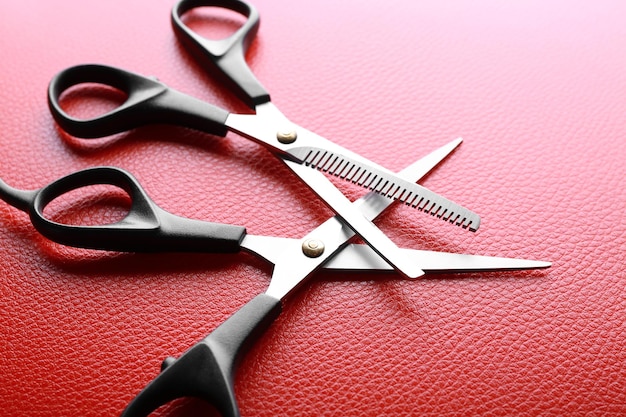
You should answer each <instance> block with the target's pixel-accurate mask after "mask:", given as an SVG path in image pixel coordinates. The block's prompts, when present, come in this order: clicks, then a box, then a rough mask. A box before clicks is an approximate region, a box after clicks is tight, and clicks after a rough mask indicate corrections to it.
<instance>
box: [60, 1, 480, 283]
mask: <svg viewBox="0 0 626 417" xmlns="http://www.w3.org/2000/svg"><path fill="white" fill-rule="evenodd" d="M202 6H216V7H221V8H225V9H230V10H233V11H235V12H238V13H241V14H242V15H244V16H246V17H247V20H246V21H245V23H244V24H243V25H242V26H241V27H240V28H239V29H238V30H237V31H236V32H235V33H233V34H232V35H231V36H230V37H228V38H226V39H221V40H212V39H206V38H204V37H202V36H200V35H198V34H197V33H195V32H194V31H193V30H191V29H190V28H189V27H188V26H187V25H186V24H185V22H184V19H183V16H184V15H185V14H186V13H188V12H190V11H191V10H192V9H194V8H198V7H202ZM171 22H172V27H173V28H174V32H175V33H176V35H177V36H178V38H179V40H180V41H181V43H182V44H183V45H184V46H186V47H187V48H188V49H189V50H190V51H191V53H192V54H193V55H194V56H196V57H197V58H198V59H199V60H201V62H202V63H204V64H205V66H206V67H207V69H209V70H211V72H212V73H213V74H218V75H220V76H221V79H222V80H226V82H225V83H224V84H225V85H227V86H229V87H231V89H232V90H233V91H234V92H235V93H236V94H237V95H238V96H239V97H240V98H242V99H243V101H244V102H245V103H246V104H247V105H248V106H249V107H250V108H251V109H253V110H254V111H255V114H235V113H229V112H228V111H226V110H223V109H221V108H218V107H216V106H213V105H211V104H209V103H206V102H204V101H200V100H198V99H196V98H193V97H190V96H188V95H185V94H183V93H181V92H179V91H176V90H174V89H172V88H170V87H168V86H166V85H165V84H163V83H162V82H160V81H158V80H156V79H154V78H148V77H144V76H142V75H139V74H135V73H132V72H129V71H125V70H122V69H119V68H114V67H110V66H103V65H79V66H75V67H72V68H68V69H66V70H64V71H62V72H60V73H59V74H58V75H57V76H56V77H54V78H53V79H52V81H51V83H50V86H49V90H48V103H49V107H50V110H51V112H52V115H53V117H54V118H55V120H56V121H57V123H58V124H59V125H60V126H61V127H62V128H63V129H64V130H65V131H66V132H68V133H69V134H71V135H74V136H77V137H83V138H94V137H103V136H108V135H112V134H115V133H119V132H123V131H126V130H129V129H132V128H136V127H139V126H142V125H146V124H154V123H169V124H175V125H181V126H185V127H190V128H193V129H197V130H201V131H204V132H208V133H211V134H213V135H218V136H225V135H226V133H227V132H228V131H233V132H236V133H238V134H240V135H241V136H244V137H246V138H249V139H251V140H253V141H255V142H257V143H259V144H261V145H263V146H264V147H266V148H267V149H269V150H270V151H271V152H272V153H274V154H275V155H276V156H277V157H278V159H280V160H281V161H282V162H284V163H285V164H286V165H287V167H289V169H291V171H293V172H294V173H295V174H296V176H298V177H299V178H300V179H301V180H302V182H304V183H305V184H306V185H308V186H309V187H310V188H311V189H312V190H313V191H314V192H315V193H316V194H317V195H318V196H319V197H320V198H321V199H322V201H324V202H325V203H326V204H327V205H328V206H329V207H330V208H331V210H333V212H335V213H336V214H337V215H339V216H340V217H341V218H342V219H343V221H344V223H345V224H346V225H348V226H349V227H350V228H351V229H352V230H354V231H355V232H356V233H357V234H358V235H359V236H360V237H361V238H363V240H364V241H365V242H366V243H368V244H369V245H370V246H371V247H372V248H373V250H375V251H376V252H377V253H378V254H379V255H380V256H381V257H382V258H383V259H385V260H386V261H387V262H388V263H389V264H390V265H391V266H393V267H394V268H395V269H396V270H398V272H400V273H401V274H403V275H405V276H407V277H410V278H415V277H418V276H420V275H421V274H422V273H423V271H421V270H420V269H418V268H416V267H415V265H414V264H413V263H412V262H411V261H410V260H409V259H407V258H406V256H405V255H404V254H403V253H402V251H400V250H399V249H398V247H397V246H396V245H395V244H394V243H393V242H392V241H391V240H390V239H389V238H388V237H387V236H386V235H385V234H384V233H383V232H381V231H380V230H379V229H378V228H377V227H376V226H375V225H374V224H373V223H372V222H370V221H369V220H367V219H365V218H364V217H363V216H362V215H360V214H359V213H358V211H357V210H356V209H355V208H354V207H353V206H352V205H351V204H350V201H349V200H348V199H347V198H346V197H345V196H344V194H343V193H342V192H340V191H339V190H338V189H337V188H336V187H335V186H334V185H333V184H332V182H330V181H329V179H328V178H327V177H326V176H325V175H324V174H323V173H322V172H326V173H329V174H332V175H336V176H338V177H340V178H342V179H345V180H348V181H351V182H353V183H355V184H358V185H360V186H363V187H365V188H367V189H370V190H373V191H375V192H377V193H379V194H381V195H384V196H387V197H389V198H390V199H393V200H399V201H402V202H404V203H405V204H407V205H409V206H411V207H414V208H417V209H418V210H421V211H424V212H426V213H429V214H431V215H433V216H436V217H439V218H441V219H443V220H445V221H447V222H450V223H453V224H456V225H458V226H461V227H463V228H466V229H469V230H472V231H475V230H477V229H478V227H479V224H480V217H479V216H478V215H477V214H475V213H473V212H472V211H470V210H468V209H466V208H464V207H462V206H460V205H458V204H456V203H454V202H452V201H450V200H448V199H446V198H444V197H442V196H440V195H438V194H436V193H434V192H432V191H430V190H428V189H426V188H424V187H422V186H420V185H418V184H415V183H414V182H410V181H406V180H405V179H403V178H402V177H400V176H398V175H396V174H395V173H393V172H391V171H389V170H387V169H385V168H383V167H381V166H379V165H377V164H375V163H374V162H372V161H370V160H368V159H365V158H363V157H361V156H360V155H358V154H356V153H354V152H351V151H349V150H347V149H345V148H343V147H341V146H338V145H337V144H335V143H333V142H331V141H329V140H328V139H325V138H323V137H321V136H319V135H316V134H314V133H313V132H310V131H308V130H307V129H305V128H303V127H301V126H298V125H296V124H294V123H293V122H291V121H290V120H288V119H287V118H286V117H285V116H284V115H283V114H282V113H281V112H280V111H279V110H278V109H277V108H276V106H274V105H273V104H272V102H271V101H270V95H269V93H268V92H267V91H266V90H265V88H264V87H263V85H262V84H261V83H260V82H259V81H258V80H257V79H256V77H255V76H254V74H253V73H252V71H251V70H250V68H249V66H248V65H247V63H246V60H245V53H246V51H247V50H248V47H249V45H250V43H251V42H252V39H253V38H254V36H255V34H256V33H257V30H258V27H259V14H258V11H257V10H256V9H255V8H254V7H253V6H252V5H250V4H248V3H246V2H245V1H243V0H220V1H215V0H213V1H212V0H182V1H180V2H179V3H177V4H176V5H175V6H174V8H173V10H172V14H171ZM84 83H99V84H104V85H108V86H110V87H114V88H116V89H119V90H121V91H123V92H124V93H126V94H127V100H126V101H125V102H124V103H123V104H122V105H121V106H119V107H118V108H116V109H115V110H113V111H111V112H109V113H107V114H104V115H102V116H99V117H95V118H92V119H79V118H75V117H72V116H70V115H69V114H67V113H66V112H65V111H64V109H63V107H62V106H61V104H60V99H61V96H62V94H63V92H64V91H66V90H68V89H69V88H71V87H73V86H76V85H79V84H84ZM311 168H315V169H311Z"/></svg>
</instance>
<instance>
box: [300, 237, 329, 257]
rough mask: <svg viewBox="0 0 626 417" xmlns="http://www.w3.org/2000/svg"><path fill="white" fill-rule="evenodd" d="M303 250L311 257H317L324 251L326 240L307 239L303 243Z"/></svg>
mask: <svg viewBox="0 0 626 417" xmlns="http://www.w3.org/2000/svg"><path fill="white" fill-rule="evenodd" d="M302 252H303V253H304V254H305V255H306V256H308V257H309V258H317V257H318V256H320V255H321V254H322V253H324V242H322V241H321V240H317V239H307V240H305V241H304V242H303V243H302Z"/></svg>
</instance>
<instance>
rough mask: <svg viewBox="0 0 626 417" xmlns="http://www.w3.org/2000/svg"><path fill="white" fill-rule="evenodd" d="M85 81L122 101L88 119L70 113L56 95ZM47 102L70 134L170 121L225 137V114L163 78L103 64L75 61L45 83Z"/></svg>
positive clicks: (99, 134) (91, 135)
mask: <svg viewBox="0 0 626 417" xmlns="http://www.w3.org/2000/svg"><path fill="white" fill-rule="evenodd" d="M85 83H98V84H104V85H107V86H109V87H113V88H116V89H118V90H121V91H122V92H124V93H125V94H126V95H127V99H126V101H125V102H124V103H123V104H122V105H121V106H119V107H117V108H115V109H114V110H112V111H110V112H108V113H106V114H103V115H101V116H98V117H94V118H91V119H79V118H76V117H72V116H70V115H69V114H67V113H66V112H65V110H63V108H62V107H61V104H60V98H61V95H62V94H63V92H64V91H66V90H67V89H69V88H71V87H73V86H76V85H79V84H85ZM48 106H49V107H50V111H51V112H52V116H53V117H54V119H55V120H56V122H57V123H58V124H59V125H60V126H61V127H62V128H63V130H65V131H66V132H68V133H69V134H71V135H73V136H77V137H80V138H98V137H104V136H109V135H113V134H115V133H120V132H125V131H127V130H130V129H134V128H136V127H140V126H144V125H148V124H157V123H164V124H174V125H178V126H185V127H190V128H192V129H196V130H201V131H204V132H207V133H211V134H214V135H218V136H225V135H226V133H227V128H226V126H225V125H224V123H225V122H226V118H227V117H228V112H227V111H226V110H223V109H220V108H219V107H216V106H213V105H211V104H209V103H206V102H204V101H201V100H198V99H196V98H194V97H191V96H188V95H185V94H183V93H181V92H179V91H176V90H174V89H172V88H169V87H168V86H166V85H165V84H163V83H162V82H160V81H158V80H156V79H154V78H148V77H144V76H142V75H139V74H135V73H133V72H129V71H125V70H123V69H119V68H115V67H109V66H105V65H95V64H88V65H77V66H75V67H71V68H68V69H66V70H64V71H61V72H60V73H59V74H57V75H56V76H55V77H54V78H53V79H52V80H51V81H50V85H49V87H48Z"/></svg>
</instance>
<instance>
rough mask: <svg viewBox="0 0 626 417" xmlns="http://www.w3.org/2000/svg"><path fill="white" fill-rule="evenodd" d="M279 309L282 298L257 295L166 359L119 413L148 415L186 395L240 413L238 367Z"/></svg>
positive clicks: (227, 415)
mask: <svg viewBox="0 0 626 417" xmlns="http://www.w3.org/2000/svg"><path fill="white" fill-rule="evenodd" d="M281 310H282V305H281V302H280V300H278V299H276V298H274V297H271V296H269V295H267V294H260V295H257V296H256V297H255V298H253V299H252V300H250V301H249V302H248V303H247V304H246V305H244V306H243V307H242V308H241V309H240V310H238V311H237V312H236V313H235V314H233V315H232V316H230V318H228V320H226V321H225V322H224V323H222V324H221V325H220V326H219V327H218V328H217V329H215V330H214V331H213V332H212V333H211V334H209V335H208V336H207V337H206V338H204V339H203V340H202V341H200V342H198V343H197V344H195V345H194V346H193V347H191V348H190V349H189V350H188V351H187V352H185V353H184V354H183V355H182V356H181V357H180V358H178V359H174V358H168V359H166V360H165V361H163V366H162V371H161V373H160V374H159V375H158V376H157V377H156V378H155V379H154V380H152V382H150V383H149V384H148V385H147V386H146V387H145V388H144V389H143V390H142V391H141V392H140V393H139V394H138V395H137V396H136V397H135V398H134V399H133V400H132V401H131V402H130V403H129V404H128V406H127V407H126V409H125V410H124V412H123V413H122V415H121V417H145V416H148V415H149V414H150V413H151V412H153V411H154V410H156V409H157V408H159V407H160V406H162V405H164V404H167V403H168V402H170V401H172V400H175V399H177V398H182V397H196V398H200V399H203V400H205V401H207V402H209V403H210V404H212V405H213V406H215V408H217V410H218V411H219V412H220V413H221V414H222V416H223V417H238V416H239V407H238V406H237V400H236V398H235V391H234V384H233V382H234V372H235V369H236V367H237V365H238V362H239V360H240V359H241V357H243V355H244V354H245V352H246V351H247V350H248V348H249V347H250V345H251V344H252V342H253V341H254V340H255V339H257V338H258V337H260V336H261V334H262V333H263V332H264V331H265V330H267V328H268V327H269V326H270V324H271V323H272V322H273V321H274V320H275V319H276V318H277V317H278V316H279V314H280V312H281Z"/></svg>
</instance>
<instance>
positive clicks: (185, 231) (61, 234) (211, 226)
mask: <svg viewBox="0 0 626 417" xmlns="http://www.w3.org/2000/svg"><path fill="white" fill-rule="evenodd" d="M97 184H109V185H113V186H116V187H119V188H121V189H123V190H124V191H126V192H127V193H128V195H129V196H130V199H131V207H130V210H129V212H128V214H127V215H126V217H124V218H123V219H122V220H120V221H119V222H117V223H112V224H104V225H97V226H81V225H68V224H63V223H57V222H54V221H52V220H49V219H48V218H46V216H45V215H44V209H45V207H46V206H47V205H48V204H49V203H50V202H52V201H53V200H54V199H56V198H58V197H60V196H61V195H63V194H65V193H67V192H69V191H72V190H76V189H79V188H82V187H86V186H90V185H97ZM29 214H30V219H31V222H32V223H33V225H34V226H35V228H36V229H37V231H38V232H39V233H41V234H42V235H44V236H46V237H47V238H48V239H50V240H52V241H55V242H58V243H61V244H63V245H67V246H74V247H81V248H89V249H102V250H110V251H122V252H209V253H236V252H239V250H240V249H241V246H240V244H241V241H242V240H243V238H244V237H245V235H246V229H245V228H244V227H242V226H234V225H230V224H220V223H212V222H205V221H201V220H193V219H187V218H184V217H179V216H176V215H174V214H171V213H169V212H167V211H165V210H163V209H161V208H160V207H158V206H157V205H156V203H154V202H153V201H152V200H151V199H150V197H148V195H147V194H146V193H145V191H144V190H143V189H142V188H141V185H140V184H139V183H138V182H137V180H136V179H135V178H134V177H133V176H132V175H131V174H130V173H128V172H126V171H124V170H122V169H120V168H113V167H97V168H90V169H86V170H83V171H78V172H75V173H73V174H70V175H67V176H65V177H63V178H61V179H59V180H57V181H55V182H53V183H51V184H50V185H48V186H46V187H44V188H42V189H41V190H39V191H38V192H37V193H36V195H35V196H34V199H33V202H32V207H30V209H29Z"/></svg>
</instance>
